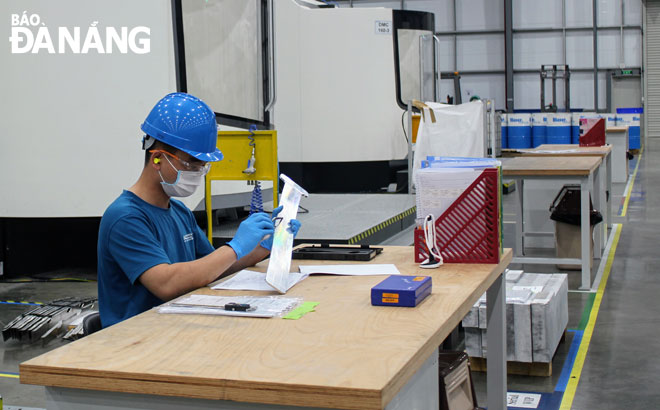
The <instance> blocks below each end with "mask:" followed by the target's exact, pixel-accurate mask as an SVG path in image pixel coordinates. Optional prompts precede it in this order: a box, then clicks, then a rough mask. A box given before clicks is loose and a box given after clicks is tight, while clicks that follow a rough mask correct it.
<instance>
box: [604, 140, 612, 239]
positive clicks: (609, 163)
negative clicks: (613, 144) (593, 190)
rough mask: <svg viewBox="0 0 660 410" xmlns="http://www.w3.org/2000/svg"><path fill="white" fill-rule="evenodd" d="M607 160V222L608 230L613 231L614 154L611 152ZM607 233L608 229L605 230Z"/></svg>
mask: <svg viewBox="0 0 660 410" xmlns="http://www.w3.org/2000/svg"><path fill="white" fill-rule="evenodd" d="M605 158H606V159H607V168H606V170H607V197H608V198H607V220H606V221H605V226H606V228H610V229H612V153H611V152H610V153H609V154H608V155H607V156H606V157H605ZM605 233H607V229H606V230H605ZM606 236H607V235H606Z"/></svg>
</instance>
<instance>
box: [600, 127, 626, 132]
mask: <svg viewBox="0 0 660 410" xmlns="http://www.w3.org/2000/svg"><path fill="white" fill-rule="evenodd" d="M605 132H628V127H607V128H606V129H605Z"/></svg>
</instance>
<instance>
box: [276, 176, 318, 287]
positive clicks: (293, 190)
mask: <svg viewBox="0 0 660 410" xmlns="http://www.w3.org/2000/svg"><path fill="white" fill-rule="evenodd" d="M280 179H281V180H282V181H284V188H282V197H281V198H280V204H281V205H282V206H283V208H282V212H280V214H279V217H280V218H282V219H281V220H280V222H279V224H278V225H277V226H276V227H275V233H274V234H273V235H274V236H273V247H272V248H271V251H270V261H269V262H268V270H267V271H266V282H268V284H269V285H271V286H272V287H273V288H275V289H276V290H277V291H278V292H280V293H286V291H287V289H288V287H289V278H288V276H289V269H290V268H291V252H292V251H293V234H292V233H290V232H289V231H288V229H287V228H288V227H289V222H290V221H291V220H292V219H295V218H296V215H297V214H298V205H299V204H300V198H301V197H302V196H303V195H304V196H309V194H308V193H307V191H305V190H304V189H303V188H302V187H301V186H300V185H298V184H296V183H295V182H293V180H291V178H289V177H287V176H286V175H284V174H280Z"/></svg>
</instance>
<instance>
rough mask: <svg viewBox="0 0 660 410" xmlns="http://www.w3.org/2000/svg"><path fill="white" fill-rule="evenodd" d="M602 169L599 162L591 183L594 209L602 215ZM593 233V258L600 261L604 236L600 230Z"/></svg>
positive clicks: (603, 193)
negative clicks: (594, 236)
mask: <svg viewBox="0 0 660 410" xmlns="http://www.w3.org/2000/svg"><path fill="white" fill-rule="evenodd" d="M603 168H604V163H603V162H601V163H600V165H599V166H598V168H596V177H595V180H594V183H593V194H592V196H591V197H592V198H594V208H595V209H597V210H598V211H599V212H601V213H602V214H605V208H604V205H605V189H603V184H604V182H605V175H603V174H604V172H603ZM598 228H602V226H601V225H598ZM595 232H596V238H595V240H594V257H597V258H598V259H600V258H601V254H602V252H603V249H604V248H605V241H604V239H605V235H604V234H603V230H602V229H596V231H595Z"/></svg>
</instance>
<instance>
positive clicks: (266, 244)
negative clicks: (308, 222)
mask: <svg viewBox="0 0 660 410" xmlns="http://www.w3.org/2000/svg"><path fill="white" fill-rule="evenodd" d="M280 212H282V205H280V206H278V207H277V208H275V209H273V226H277V224H278V221H279V220H278V215H279V214H280ZM300 226H301V223H300V221H299V220H297V219H292V220H290V221H289V227H288V228H287V231H288V232H289V233H291V234H293V237H294V238H295V237H296V235H297V234H298V231H299V230H300ZM260 245H261V247H262V248H266V249H268V250H271V249H272V248H273V236H272V235H271V236H269V237H268V238H266V239H264V240H263V241H262V242H261V244H260Z"/></svg>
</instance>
